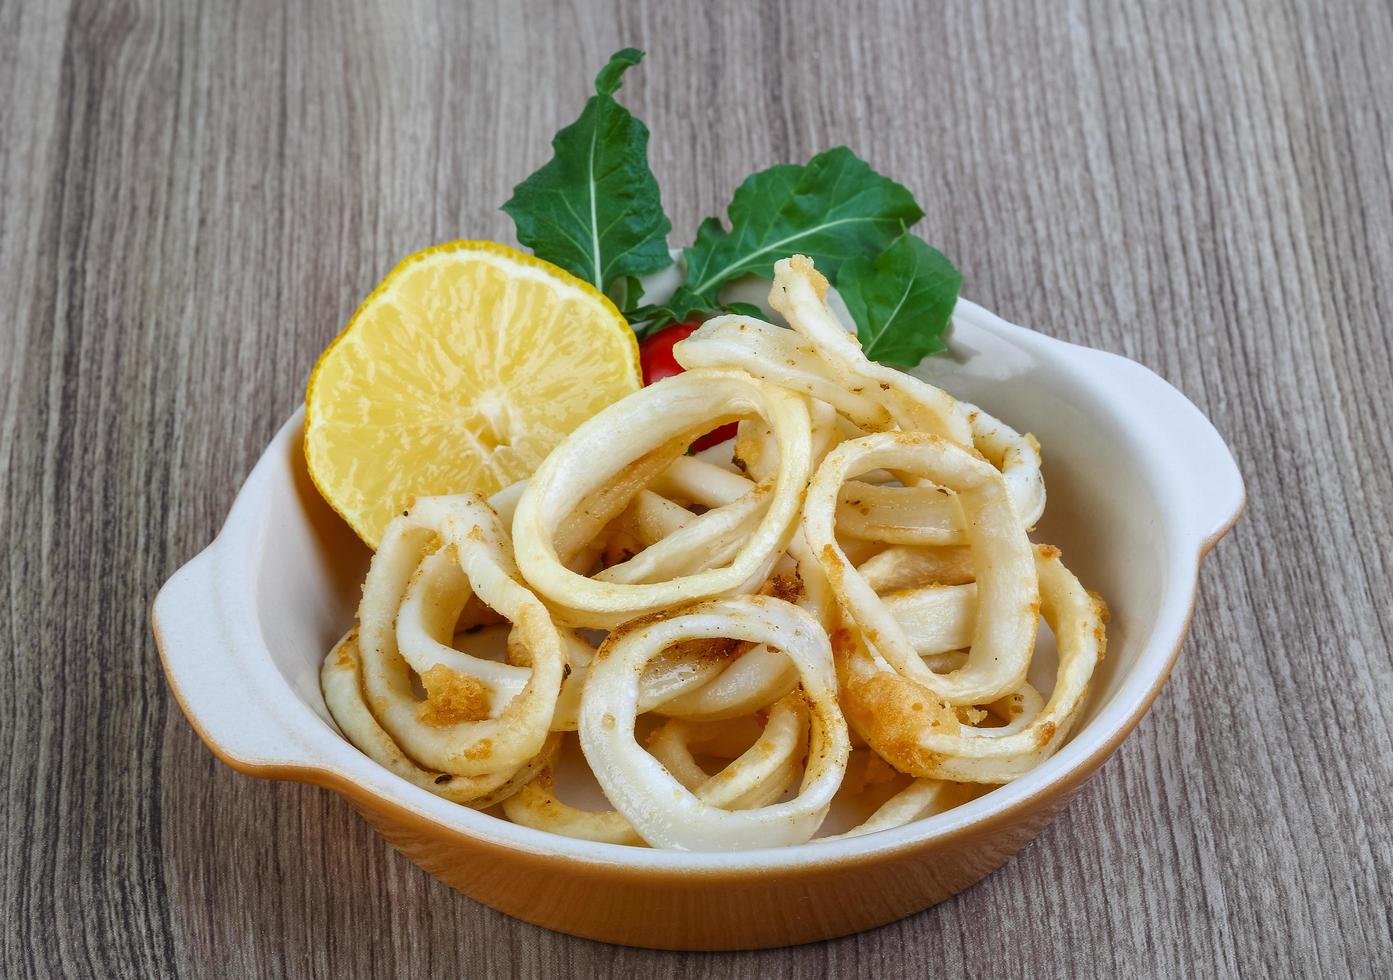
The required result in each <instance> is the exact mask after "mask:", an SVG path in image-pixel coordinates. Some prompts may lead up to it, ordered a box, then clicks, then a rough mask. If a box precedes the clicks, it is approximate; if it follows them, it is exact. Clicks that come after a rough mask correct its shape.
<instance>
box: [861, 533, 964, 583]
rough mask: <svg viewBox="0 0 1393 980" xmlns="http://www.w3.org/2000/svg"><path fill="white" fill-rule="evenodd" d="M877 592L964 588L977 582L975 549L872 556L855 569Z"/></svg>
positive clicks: (897, 550)
mask: <svg viewBox="0 0 1393 980" xmlns="http://www.w3.org/2000/svg"><path fill="white" fill-rule="evenodd" d="M856 570H857V571H858V572H860V573H861V577H862V578H864V579H865V580H866V584H867V585H869V586H870V587H871V588H872V589H874V590H875V591H876V592H879V593H881V594H884V593H886V592H898V591H900V590H902V589H913V588H917V587H919V586H923V585H963V584H964V583H967V582H972V581H975V580H976V578H977V565H976V564H975V562H974V561H973V559H972V549H971V548H965V547H960V546H956V545H952V546H949V547H945V548H939V547H924V548H919V547H910V546H896V547H891V548H886V549H885V550H884V551H882V552H880V553H879V554H876V555H872V556H871V557H870V558H867V559H866V560H865V561H864V562H862V563H861V564H859V565H857V566H856Z"/></svg>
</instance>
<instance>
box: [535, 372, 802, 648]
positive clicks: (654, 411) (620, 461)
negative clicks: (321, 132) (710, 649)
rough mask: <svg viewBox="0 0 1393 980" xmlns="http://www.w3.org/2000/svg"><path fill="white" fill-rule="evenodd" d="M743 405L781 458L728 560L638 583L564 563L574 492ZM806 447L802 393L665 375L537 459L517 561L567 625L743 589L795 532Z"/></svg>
mask: <svg viewBox="0 0 1393 980" xmlns="http://www.w3.org/2000/svg"><path fill="white" fill-rule="evenodd" d="M745 415H758V416H759V417H761V418H763V419H764V420H765V421H767V422H768V423H769V424H770V425H771V426H772V427H773V428H774V431H775V433H776V436H777V439H778V445H779V467H778V473H777V475H776V476H775V478H774V479H773V482H772V484H771V485H770V487H769V490H768V493H767V496H768V498H769V500H768V504H767V505H766V506H765V507H764V510H763V515H762V517H761V518H760V519H759V521H758V523H757V524H756V525H755V526H754V528H753V530H752V531H751V532H750V533H749V534H748V535H746V536H745V537H744V540H743V541H741V542H740V546H739V548H738V550H737V553H736V554H735V556H734V558H733V559H732V560H731V562H730V564H729V565H727V566H725V567H722V568H715V569H707V570H704V571H698V572H694V573H692V574H686V575H680V576H678V577H676V578H673V579H670V580H667V581H661V582H645V583H631V582H612V581H597V580H596V579H593V578H589V577H587V576H584V575H580V574H577V573H576V572H574V571H572V570H570V569H568V568H567V567H566V566H565V564H564V563H563V561H562V557H561V555H560V554H558V549H557V544H556V532H557V528H558V527H559V526H560V524H561V522H562V521H563V520H564V519H565V517H566V516H567V515H568V514H569V513H570V512H571V511H572V510H573V509H574V508H575V507H576V505H577V504H578V503H579V502H580V501H582V500H583V499H585V498H586V497H587V496H589V495H590V494H592V493H594V492H596V491H597V490H600V489H602V488H603V487H604V486H605V485H606V484H607V483H610V482H613V481H614V479H615V478H616V476H617V475H619V474H621V473H622V471H623V469H624V467H625V466H627V465H628V464H629V463H630V462H631V461H632V460H634V459H637V458H639V457H641V456H642V455H643V454H644V453H646V452H649V451H651V450H652V449H653V448H654V447H655V446H662V445H664V444H667V443H669V442H671V441H672V440H674V439H675V438H681V439H687V438H689V437H691V436H692V435H695V434H699V433H700V432H701V431H705V430H706V429H707V428H709V427H710V426H711V425H713V424H722V423H725V422H728V421H731V420H733V419H737V418H740V417H742V416H745ZM810 451H811V447H810V422H809V418H808V408H807V404H806V402H805V401H804V400H803V398H802V397H801V396H799V395H795V394H792V393H790V392H787V391H785V390H783V389H782V388H777V387H775V386H773V385H767V384H764V383H763V382H760V381H756V380H754V379H753V378H750V377H749V376H748V375H743V374H738V373H733V372H720V371H701V370H698V371H688V372H686V373H684V374H679V375H676V376H675V377H671V378H665V379H664V380H662V381H660V382H658V383H657V384H653V385H649V386H648V387H646V388H642V389H640V390H639V391H637V392H635V393H634V394H632V395H630V396H629V397H627V398H624V399H622V400H621V401H618V402H615V403H614V404H613V405H610V406H609V407H608V408H606V409H604V410H603V411H601V412H600V413H599V414H597V415H595V416H594V417H592V418H591V419H590V420H589V421H587V422H585V423H584V424H582V425H581V426H580V427H579V428H578V429H576V430H575V431H574V432H572V433H571V435H570V436H568V437H567V438H566V439H565V440H564V441H563V442H562V443H561V445H559V446H557V447H556V449H554V450H553V451H552V452H551V454H550V455H549V456H547V458H546V460H545V461H543V463H542V465H541V466H540V467H539V468H538V470H537V472H536V473H535V474H534V475H533V476H532V478H531V480H529V481H528V485H527V489H526V490H525V491H524V492H523V495H522V499H521V500H519V501H518V506H517V512H516V514H515V515H514V518H513V547H514V550H515V554H516V557H517V562H518V566H519V567H520V568H521V569H522V574H523V576H524V577H525V578H526V580H527V582H528V583H529V584H530V585H531V586H532V587H533V588H534V589H535V590H536V591H537V592H538V594H539V595H541V596H542V597H544V598H545V599H546V601H547V603H548V605H549V606H550V608H551V609H552V610H553V611H554V613H555V615H556V616H557V618H558V620H559V621H560V622H562V623H564V624H565V625H572V626H591V627H605V628H608V627H613V626H617V625H619V624H620V623H622V622H624V621H626V620H629V619H632V618H634V617H635V616H642V615H647V614H650V613H653V612H656V611H658V610H662V609H666V608H670V607H672V606H676V605H679V604H682V603H684V602H691V601H693V600H697V599H704V598H708V597H710V596H715V595H721V594H725V593H730V592H736V591H739V590H741V589H750V588H752V587H754V586H756V585H757V584H758V583H759V582H761V581H763V579H764V578H765V577H766V576H767V574H768V572H769V569H770V568H771V567H772V566H773V564H774V562H775V561H776V560H777V559H778V557H779V555H780V553H782V551H783V549H784V547H785V546H786V545H787V543H788V539H789V536H790V535H791V534H792V532H793V528H794V526H795V524H796V520H797V515H798V510H799V507H800V505H801V504H802V498H803V490H804V487H805V486H806V484H807V479H808V473H809V470H810V469H811V457H810ZM752 493H758V488H757V489H756V490H755V491H752Z"/></svg>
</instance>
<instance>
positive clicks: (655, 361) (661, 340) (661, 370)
mask: <svg viewBox="0 0 1393 980" xmlns="http://www.w3.org/2000/svg"><path fill="white" fill-rule="evenodd" d="M699 326H701V324H700V323H696V322H691V323H674V324H673V325H672V326H670V327H663V329H661V330H659V331H658V332H656V333H651V334H649V335H648V336H647V337H644V338H643V341H642V342H641V343H640V344H639V345H638V361H639V365H640V366H641V367H642V368H643V383H644V384H646V385H651V384H653V382H655V381H661V380H663V379H664V378H670V377H672V376H673V375H674V374H681V373H682V370H683V368H682V365H680V364H678V363H677V359H676V358H674V357H673V356H672V348H673V345H674V344H676V343H677V342H678V341H680V340H686V339H687V337H688V336H690V335H691V334H692V332H693V331H695V330H696V328H697V327H699ZM735 427H736V423H734V422H731V423H730V424H729V425H723V426H721V427H720V428H719V429H713V430H712V431H710V432H708V433H706V435H704V436H702V437H701V438H700V439H698V440H697V441H696V442H694V443H692V451H693V452H700V451H701V450H703V449H710V448H711V447H712V446H715V445H717V444H719V443H722V442H725V441H726V440H727V439H734V438H735Z"/></svg>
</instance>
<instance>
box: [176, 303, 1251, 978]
mask: <svg viewBox="0 0 1393 980" xmlns="http://www.w3.org/2000/svg"><path fill="white" fill-rule="evenodd" d="M953 348H954V353H955V354H956V360H957V364H956V365H954V364H953V363H952V362H951V361H936V362H934V363H933V364H929V365H926V366H925V369H922V370H924V371H925V374H926V375H927V376H933V380H935V381H936V382H939V383H943V384H945V386H947V387H949V388H950V389H952V390H954V392H955V393H956V394H959V395H960V396H962V397H965V398H969V399H971V400H974V401H978V402H980V403H982V404H984V406H989V407H990V408H991V409H992V410H993V412H994V413H997V414H1000V415H1002V416H1003V417H1004V418H1005V419H1006V420H1007V421H1008V422H1011V423H1012V424H1013V425H1016V426H1017V427H1021V428H1028V429H1032V430H1034V431H1036V432H1037V434H1039V435H1040V438H1041V441H1042V443H1043V444H1044V446H1045V451H1046V459H1047V470H1046V473H1047V478H1048V480H1049V486H1050V491H1051V510H1052V511H1054V512H1057V513H1060V514H1062V517H1060V518H1059V519H1058V520H1056V521H1054V522H1053V523H1052V522H1051V519H1050V517H1049V512H1047V519H1046V521H1045V524H1044V527H1043V528H1042V531H1044V532H1046V533H1044V534H1042V536H1041V539H1042V540H1049V541H1052V542H1055V543H1059V544H1062V545H1063V546H1064V550H1065V557H1066V560H1068V561H1070V564H1071V566H1073V567H1074V568H1075V571H1076V572H1078V573H1079V574H1080V576H1081V578H1083V580H1084V582H1085V584H1087V585H1089V586H1090V587H1093V588H1097V589H1099V590H1100V591H1103V592H1104V593H1105V594H1106V595H1107V598H1108V599H1109V601H1110V602H1111V603H1112V604H1113V607H1114V613H1115V619H1114V624H1113V627H1111V629H1110V635H1111V642H1110V650H1109V655H1108V658H1107V660H1106V661H1105V662H1104V666H1103V668H1102V670H1101V671H1100V678H1099V680H1098V682H1097V684H1096V690H1095V692H1094V694H1093V696H1092V700H1091V702H1090V705H1089V708H1088V711H1087V713H1086V716H1085V718H1084V719H1083V720H1082V721H1081V722H1080V725H1079V729H1078V730H1077V731H1076V732H1075V734H1074V736H1073V738H1072V739H1071V741H1070V742H1069V743H1068V744H1067V745H1065V746H1064V748H1063V749H1061V750H1060V752H1059V753H1058V754H1057V755H1056V756H1055V757H1054V758H1052V759H1050V760H1048V761H1047V762H1046V763H1045V764H1043V765H1042V766H1041V767H1040V768H1039V769H1037V770H1036V771H1034V772H1032V773H1030V774H1028V775H1027V776H1025V777H1022V778H1021V779H1019V780H1017V781H1016V782H1014V783H1011V784H1008V785H1007V786H1005V787H1002V788H999V789H997V790H994V791H993V792H991V793H989V794H987V795H986V796H983V797H981V798H980V799H978V800H974V801H973V802H971V803H969V804H966V805H965V806H963V807H959V808H958V809H956V810H954V811H950V812H949V813H947V814H941V815H939V816H936V817H932V818H929V819H927V820H923V821H919V822H918V823H915V824H911V825H909V826H907V827H902V828H898V829H896V830H894V831H886V832H883V833H880V834H874V835H868V836H866V837H862V838H856V839H853V840H847V841H838V842H829V843H821V844H819V843H817V842H814V843H813V844H809V845H802V846H799V847H794V848H784V849H781V850H779V851H758V852H744V853H735V854H690V853H681V852H664V851H651V850H646V849H639V848H623V847H618V846H614V845H600V844H591V843H589V842H581V841H571V840H568V839H565V838H556V837H552V836H551V835H547V834H539V833H537V832H535V831H530V830H527V829H526V828H520V827H516V826H514V825H512V824H508V823H506V822H504V821H501V820H497V819H495V818H493V817H491V816H488V815H486V814H480V813H476V812H475V811H472V810H468V809H467V808H464V807H457V806H453V805H452V804H448V803H446V802H445V801H443V800H440V799H439V798H437V797H434V796H432V795H431V794H429V793H426V792H424V791H422V790H418V789H416V788H415V787H413V786H410V785H409V784H406V783H405V782H403V781H401V780H399V779H397V778H396V777H394V776H392V775H391V774H390V773H387V772H386V771H385V770H382V769H381V768H380V767H378V766H376V764H375V763H372V762H371V760H369V759H367V758H366V757H365V756H363V755H362V754H361V753H359V752H357V750H356V749H354V748H353V747H352V746H351V745H349V744H348V743H346V742H345V741H344V740H343V739H342V737H341V736H340V735H339V734H338V732H337V730H336V729H335V728H334V727H333V725H332V722H331V721H330V720H329V718H328V715H327V712H326V711H325V710H324V707H323V703H322V699H321V698H320V697H319V693H318V683H317V668H318V662H319V658H320V657H321V656H322V655H323V651H324V650H327V649H328V645H329V643H331V642H332V640H333V638H335V637H336V636H337V634H338V633H339V632H341V631H342V629H343V628H345V627H346V626H347V624H348V622H349V621H350V620H351V616H352V607H353V603H354V602H355V601H356V595H357V590H358V584H359V582H360V581H361V573H362V570H363V567H364V562H365V558H366V554H365V552H364V550H363V549H362V547H361V545H359V544H357V542H356V539H354V538H353V537H352V535H351V533H350V532H348V531H347V530H346V529H345V528H344V527H343V526H342V524H341V522H339V521H338V519H337V518H336V517H335V516H334V515H332V513H331V512H329V510H328V508H327V506H325V505H324V504H323V502H322V501H321V500H319V498H318V497H317V495H316V494H315V492H314V490H313V488H312V487H311V486H310V485H309V481H308V478H307V477H306V475H305V473H304V470H303V463H302V461H301V457H300V452H299V439H300V417H299V415H298V414H297V416H295V417H293V418H292V419H290V420H289V421H288V422H287V424H286V426H285V427H284V428H283V429H282V431H281V432H280V434H278V435H277V437H276V439H275V440H274V441H273V443H272V444H271V446H270V447H269V448H268V449H267V452H266V454H265V456H263V458H262V460H261V462H260V463H258V465H257V467H256V468H255V470H254V471H253V472H252V474H251V475H250V476H249V477H248V480H247V483H246V486H245V487H244V488H243V492H242V494H241V495H239V497H238V501H237V503H236V504H235V505H234V508H233V511H232V513H231V515H229V518H228V522H227V524H226V525H225V527H224V530H223V532H222V533H221V534H220V535H219V537H218V539H217V540H216V541H215V542H214V543H213V544H212V545H211V546H210V547H209V548H208V549H207V550H205V551H204V552H203V553H202V554H200V555H199V556H198V557H196V558H195V559H194V560H193V561H191V562H189V564H188V565H186V566H185V567H184V568H183V569H181V570H180V571H179V572H178V573H176V575H175V576H174V577H173V578H172V579H171V580H170V582H169V583H168V584H167V585H166V586H165V588H164V589H163V590H162V591H161V594H160V596H159V597H158V599H157V600H156V604H155V610H154V616H153V619H154V627H155V635H156V640H157V643H158V645H159V647H160V652H161V656H162V659H163V661H164V666H165V671H166V674H167V676H168V678H169V682H170V687H171V689H172V691H173V692H174V694H175V696H176V698H177V699H178V701H179V703H180V706H181V707H182V708H183V710H184V713H185V714H186V715H187V716H188V718H189V720H190V722H191V723H192V724H193V726H194V728H195V729H196V730H197V731H198V733H199V735H200V737H201V738H202V739H203V740H204V741H205V742H206V743H207V744H208V745H209V747H210V748H211V749H212V750H213V751H214V753H216V754H217V755H218V756H219V757H220V758H221V759H223V760H224V761H225V762H227V763H228V764H229V765H231V766H233V767H234V768H236V769H238V770H239V771H242V772H245V773H247V774H249V775H255V776H261V777H266V778H275V779H292V780H299V781H303V782H307V783H313V784H317V785H322V786H326V787H328V788H330V789H332V790H334V791H336V792H339V793H341V794H343V795H344V796H345V797H347V798H348V799H349V801H350V802H351V803H352V804H353V806H354V807H355V808H356V809H357V810H359V812H361V813H362V814H363V815H364V817H365V818H366V819H367V820H368V821H369V822H370V823H371V824H372V825H373V826H374V827H375V828H377V830H378V831H379V832H380V833H381V834H382V836H383V837H384V838H386V839H387V840H388V841H389V842H391V843H392V844H393V845H394V846H395V847H397V848H398V849H399V850H400V851H401V852H402V853H403V854H405V855H406V856H407V857H409V858H410V859H411V860H412V861H414V862H416V863H417V864H418V865H420V866H421V867H422V868H424V869H425V870H426V871H428V872H430V873H431V874H433V875H435V876H436V877H438V878H440V879H441V880H442V881H444V882H445V883H446V884H448V885H450V886H451V887H453V888H456V889H458V890H459V891H461V892H463V893H464V894H466V895H469V896H471V897H473V898H475V899H477V900H479V901H481V902H484V903H485V904H487V905H490V906H492V907H494V908H496V909H499V910H501V911H503V912H506V913H508V914H510V915H513V916H516V917H517V918H520V919H524V920H526V921H528V922H533V923H536V924H538V925H542V926H546V927H548V928H552V929H557V930H559V931H562V932H568V933H572V934H574V935H578V936H584V937H587V938H591V939H598V940H603V941H607V942H615V943H623V944H627V945H635V946H649V947H658V948H669V949H702V950H717V949H742V948H756V947H770V946H782V945H792V944H796V943H804V942H811V941H814V940H818V939H825V938H830V937H834V936H839V935H845V934H847V933H851V932H856V931H859V930H862V929H867V928H871V927H873V926H877V925H881V924H884V923H887V922H891V921H894V920H895V919H898V918H901V917H903V916H905V915H909V914H911V913H914V912H916V911H919V910H921V909H924V908H927V907H929V906H931V905H933V904H935V903H937V902H940V901H942V900H944V899H945V898H948V897H950V896H951V895H954V894H956V893H957V892H959V891H962V890H963V889H965V888H967V887H969V886H971V885H973V884H974V883H976V882H977V881H980V880H981V879H982V878H983V877H985V876H986V875H988V874H990V873H991V872H992V871H993V870H995V869H996V868H998V867H1000V866H1001V865H1002V864H1004V863H1005V862H1006V861H1007V860H1009V859H1010V858H1011V857H1012V855H1014V854H1015V853H1016V852H1017V851H1019V850H1020V849H1021V848H1022V847H1024V846H1025V844H1027V843H1028V842H1029V841H1030V840H1031V839H1033V838H1034V837H1035V836H1036V835H1037V834H1038V833H1039V832H1040V831H1041V830H1042V829H1043V828H1044V827H1045V826H1046V825H1047V824H1048V823H1049V821H1050V820H1051V819H1053V817H1054V816H1055V815H1056V814H1057V813H1058V812H1059V810H1060V809H1061V808H1062V807H1063V805H1064V804H1065V802H1066V801H1067V799H1068V797H1069V795H1070V794H1071V793H1072V792H1073V791H1074V790H1075V789H1077V787H1078V786H1079V785H1080V784H1081V783H1082V782H1083V781H1084V780H1085V779H1086V778H1088V776H1090V775H1091V774H1092V773H1093V772H1094V771H1095V770H1096V769H1097V768H1098V766H1100V765H1101V764H1102V763H1103V762H1104V761H1105V760H1106V758H1107V757H1108V756H1109V755H1110V754H1111V753H1112V752H1113V751H1114V750H1115V749H1116V747H1117V746H1118V744H1119V743H1120V742H1121V741H1122V739H1123V738H1125V737H1126V736H1127V735H1128V734H1129V733H1130V732H1131V731H1132V730H1133V729H1134V728H1135V727H1136V725H1137V723H1138V722H1139V721H1140V719H1141V717H1142V716H1143V715H1144V714H1145V712H1146V710H1147V709H1148V708H1149V706H1150V704H1151V703H1152V701H1153V700H1154V699H1155V697H1156V695H1157V693H1158V692H1159V691H1160V689H1161V687H1162V685H1163V684H1164V682H1165V679H1166V676H1167V674H1168V673H1169V671H1170V668H1171V665H1172V664H1173V663H1174V661H1175V657H1176V655H1177V653H1178V651H1179V647H1180V644H1181V642H1182V640H1183V637H1184V633H1185V629H1186V627H1187V626H1188V622H1189V617H1190V613H1191V611H1192V609H1193V602H1194V590H1195V581H1196V572H1197V563H1198V560H1199V558H1200V557H1201V556H1202V555H1203V553H1204V552H1205V551H1207V550H1208V549H1209V548H1210V547H1212V546H1213V544H1214V543H1215V542H1216V541H1217V540H1218V539H1219V538H1220V537H1221V536H1222V535H1223V534H1224V533H1225V532H1226V531H1227V530H1228V529H1229V528H1230V527H1231V526H1232V524H1233V523H1234V522H1235V521H1236V520H1237V518H1238V516H1239V514H1240V513H1241V510H1242V507H1243V502H1244V494H1243V485H1242V480H1241V478H1240V477H1239V475H1238V471H1237V468H1236V467H1235V466H1234V463H1233V460H1232V457H1231V456H1230V454H1229V453H1228V450H1227V448H1226V447H1225V446H1224V445H1223V442H1222V440H1221V439H1220V438H1219V436H1218V434H1217V433H1215V432H1214V429H1213V427H1212V426H1210V425H1209V423H1208V422H1207V421H1206V420H1205V419H1204V417H1203V416H1202V415H1201V414H1200V413H1199V411H1198V410H1197V409H1195V407H1194V406H1193V405H1191V404H1190V403H1189V402H1188V401H1187V400H1186V399H1185V398H1184V397H1183V396H1182V395H1180V394H1179V393H1178V392H1176V391H1175V389H1173V388H1171V387H1170V386H1169V385H1167V384H1166V383H1165V382H1164V381H1162V380H1161V379H1160V378H1158V377H1156V376H1155V375H1154V374H1152V373H1151V372H1149V371H1147V370H1146V369H1144V368H1141V367H1140V366H1138V365H1135V364H1133V363H1132V362H1130V361H1126V360H1124V359H1122V358H1118V357H1115V356H1113V355H1108V354H1103V353H1100V352H1097V351H1090V350H1086V349H1084V348H1079V347H1074V346H1072V345H1069V344H1064V343H1061V342H1059V341H1054V340H1050V339H1048V338H1045V337H1042V336H1040V335H1038V334H1034V333H1031V332H1030V331H1026V330H1023V329H1022V328H1019V327H1014V326H1011V325H1009V324H1006V323H1004V322H1003V321H1001V320H999V319H997V318H996V317H993V316H992V315H991V314H988V313H987V312H986V311H984V310H980V309H979V308H977V307H975V306H972V304H969V303H966V302H964V303H961V304H960V306H959V311H958V313H957V314H956V315H955V334H954V341H953ZM945 371H946V372H950V373H947V374H945V373H944V372H945ZM1036 423H1041V424H1036ZM1042 429H1043V430H1045V431H1043V432H1042V431H1041V430H1042ZM1095 430H1096V431H1095ZM1052 457H1053V458H1055V459H1056V460H1060V461H1061V462H1062V464H1063V465H1060V466H1058V468H1056V469H1053V470H1052V469H1051V468H1050V465H1049V463H1048V460H1050V459H1051V458H1052Z"/></svg>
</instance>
